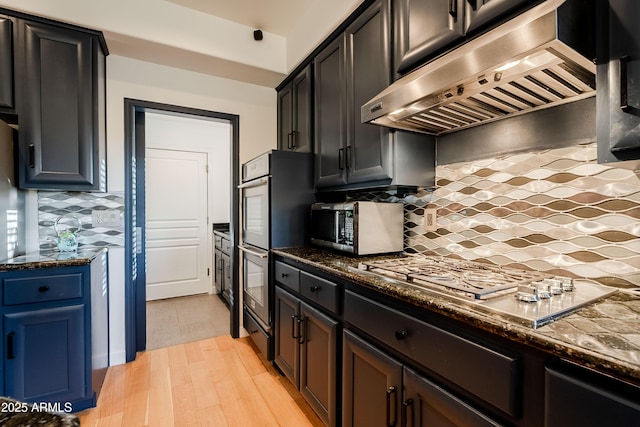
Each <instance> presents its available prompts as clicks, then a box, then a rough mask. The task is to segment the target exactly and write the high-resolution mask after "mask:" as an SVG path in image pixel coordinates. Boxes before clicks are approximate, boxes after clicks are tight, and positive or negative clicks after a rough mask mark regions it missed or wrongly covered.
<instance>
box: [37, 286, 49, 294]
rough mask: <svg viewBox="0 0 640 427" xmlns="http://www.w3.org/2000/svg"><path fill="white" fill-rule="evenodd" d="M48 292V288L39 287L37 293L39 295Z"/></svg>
mask: <svg viewBox="0 0 640 427" xmlns="http://www.w3.org/2000/svg"><path fill="white" fill-rule="evenodd" d="M48 290H49V287H48V286H40V287H39V288H38V292H40V293H45V292H47V291H48Z"/></svg>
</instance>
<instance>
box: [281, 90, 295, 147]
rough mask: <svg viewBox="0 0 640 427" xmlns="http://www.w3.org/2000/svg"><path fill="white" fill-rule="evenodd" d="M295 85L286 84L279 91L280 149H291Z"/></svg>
mask: <svg viewBox="0 0 640 427" xmlns="http://www.w3.org/2000/svg"><path fill="white" fill-rule="evenodd" d="M292 110H293V87H292V84H291V83H290V84H288V85H286V86H285V87H284V88H282V89H280V91H279V92H278V150H291V149H292V142H291V141H292V137H293V134H292V132H293V116H292V113H291V112H292Z"/></svg>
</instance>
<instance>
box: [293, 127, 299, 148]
mask: <svg viewBox="0 0 640 427" xmlns="http://www.w3.org/2000/svg"><path fill="white" fill-rule="evenodd" d="M297 134H298V132H297V131H295V130H294V131H293V132H291V148H292V149H293V148H296V147H297V145H296V135H297Z"/></svg>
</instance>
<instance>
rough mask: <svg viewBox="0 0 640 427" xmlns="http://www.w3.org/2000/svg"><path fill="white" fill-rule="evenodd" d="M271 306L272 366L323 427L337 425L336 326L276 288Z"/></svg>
mask: <svg viewBox="0 0 640 427" xmlns="http://www.w3.org/2000/svg"><path fill="white" fill-rule="evenodd" d="M275 304H276V306H275V330H276V333H275V355H274V362H275V364H276V365H277V366H278V367H279V368H280V369H281V370H282V372H283V373H284V374H285V375H286V376H287V378H289V380H290V381H291V382H292V383H293V384H294V385H295V386H296V387H297V388H298V389H299V390H300V394H302V396H303V397H304V398H305V400H306V401H307V402H308V403H309V405H310V406H311V408H312V409H313V410H314V411H315V412H316V414H318V416H319V417H320V419H321V420H322V421H323V422H324V423H325V424H326V425H328V426H335V425H337V423H336V417H337V403H338V402H337V394H336V391H337V383H336V381H337V340H338V329H339V328H338V322H337V321H336V320H334V319H332V318H330V317H329V316H327V315H325V314H323V313H321V312H320V311H319V310H317V309H315V308H313V307H311V306H310V305H308V304H307V303H305V302H302V301H300V299H299V298H297V297H295V296H294V295H292V294H290V293H288V292H287V291H285V290H283V289H282V288H280V287H276V297H275Z"/></svg>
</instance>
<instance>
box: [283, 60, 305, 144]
mask: <svg viewBox="0 0 640 427" xmlns="http://www.w3.org/2000/svg"><path fill="white" fill-rule="evenodd" d="M311 95H312V80H311V65H308V66H307V67H306V68H305V69H304V70H302V71H301V72H300V73H299V74H298V75H297V76H295V77H294V78H293V79H292V80H291V82H289V83H288V84H287V85H286V86H285V87H284V88H282V89H280V90H279V91H278V149H279V150H289V151H302V152H305V153H310V152H311V151H312V146H313V144H312V141H313V135H312V127H311V118H312V108H313V103H312V96H311Z"/></svg>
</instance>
